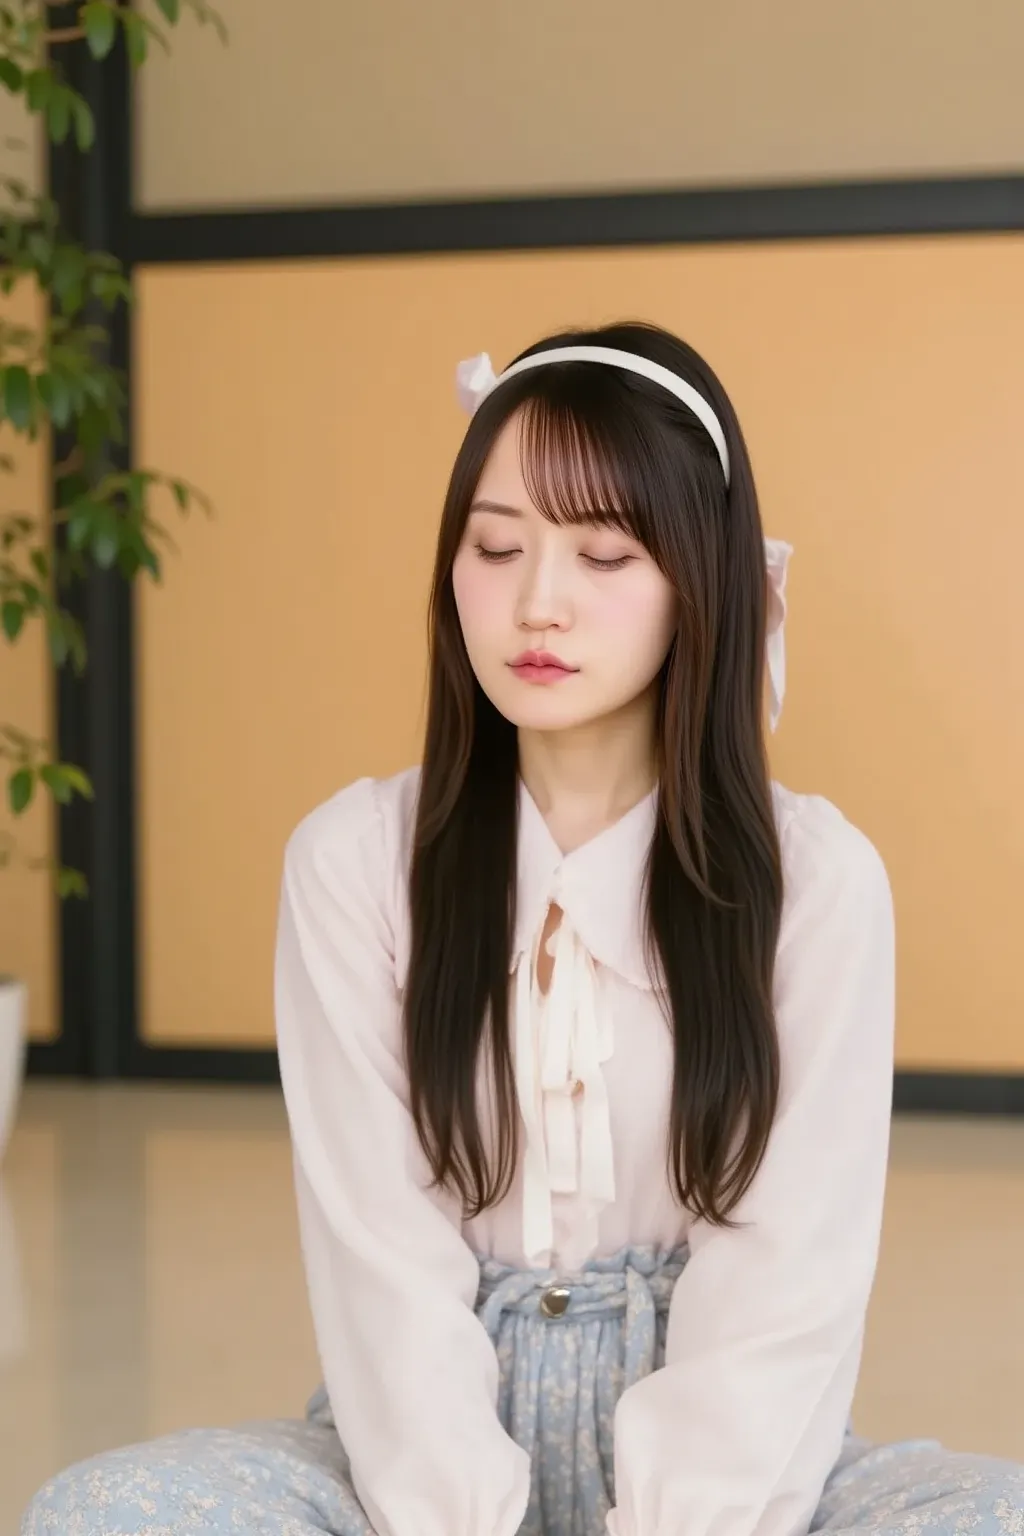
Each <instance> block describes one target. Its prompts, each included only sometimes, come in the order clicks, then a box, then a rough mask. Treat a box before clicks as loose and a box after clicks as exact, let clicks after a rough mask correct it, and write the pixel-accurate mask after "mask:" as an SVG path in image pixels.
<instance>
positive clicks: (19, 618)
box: [2, 598, 25, 641]
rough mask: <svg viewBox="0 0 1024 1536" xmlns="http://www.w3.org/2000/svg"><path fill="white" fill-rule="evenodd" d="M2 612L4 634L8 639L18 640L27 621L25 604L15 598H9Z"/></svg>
mask: <svg viewBox="0 0 1024 1536" xmlns="http://www.w3.org/2000/svg"><path fill="white" fill-rule="evenodd" d="M2 614H3V626H4V634H5V635H6V636H7V638H8V640H11V641H14V640H17V638H18V636H19V635H20V634H21V626H22V625H23V624H24V622H25V605H24V604H23V603H18V602H15V600H14V599H13V598H8V600H7V602H6V603H4V605H3V609H2Z"/></svg>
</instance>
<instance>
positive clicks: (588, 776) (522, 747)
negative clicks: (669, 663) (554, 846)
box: [519, 688, 658, 853]
mask: <svg viewBox="0 0 1024 1536" xmlns="http://www.w3.org/2000/svg"><path fill="white" fill-rule="evenodd" d="M656 705H657V695H656V691H655V689H654V688H651V689H650V690H648V692H647V693H645V694H642V695H641V696H640V697H639V698H637V699H634V700H633V701H632V702H631V703H630V704H627V705H626V706H625V708H623V709H620V710H617V711H616V712H615V714H613V715H606V716H604V717H603V718H602V719H600V720H592V721H588V722H587V724H586V725H581V726H576V727H573V728H572V729H570V730H565V731H528V730H520V732H519V772H520V775H521V777H522V780H523V783H524V784H525V785H526V788H527V789H528V790H529V792H530V794H531V796H532V798H533V800H534V803H535V804H536V806H537V809H538V810H539V811H540V813H541V815H542V816H543V817H544V820H545V821H546V822H547V824H548V827H549V828H550V830H551V833H552V836H553V837H554V839H555V841H556V842H557V843H558V845H559V847H560V848H561V849H562V851H563V853H570V852H571V851H572V849H573V848H578V847H580V846H581V845H582V844H583V843H585V842H589V840H590V839H591V838H593V837H596V836H597V835H598V834H599V833H600V832H603V831H604V830H605V828H606V827H610V826H613V825H614V823H615V822H617V821H619V820H621V818H622V817H623V816H625V815H626V814H627V812H628V811H631V810H632V809H633V807H634V806H635V805H638V804H639V803H640V801H641V800H643V799H644V798H645V797H646V796H647V795H649V794H650V792H651V790H652V789H653V788H654V786H655V784H656V783H657V777H658V775H657V767H656V758H655V711H656Z"/></svg>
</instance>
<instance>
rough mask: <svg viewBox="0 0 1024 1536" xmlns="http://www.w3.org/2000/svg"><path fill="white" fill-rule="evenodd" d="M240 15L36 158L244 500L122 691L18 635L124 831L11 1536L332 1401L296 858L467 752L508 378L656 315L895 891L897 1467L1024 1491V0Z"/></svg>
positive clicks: (178, 29)
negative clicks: (479, 457)
mask: <svg viewBox="0 0 1024 1536" xmlns="http://www.w3.org/2000/svg"><path fill="white" fill-rule="evenodd" d="M73 9H74V8H73V7H72V10H73ZM161 9H162V10H164V9H165V8H164V7H161ZM220 9H221V14H222V16H223V19H224V21H225V23H226V26H227V29H228V33H229V38H228V42H227V44H226V45H224V44H222V42H221V41H220V40H219V39H218V37H217V35H216V33H215V31H214V30H213V29H212V28H211V27H209V26H207V27H201V26H199V25H198V24H196V23H195V18H194V17H192V16H191V15H189V14H188V13H187V12H185V13H183V15H182V18H181V21H180V24H179V25H177V26H175V27H174V28H173V35H172V36H171V52H170V54H169V55H168V56H164V54H163V53H162V51H161V50H160V49H159V48H154V49H153V50H152V56H151V57H150V58H149V59H148V61H147V62H146V63H145V65H144V67H143V68H142V69H141V70H140V71H139V73H138V75H137V77H136V80H135V82H134V87H131V86H130V85H129V80H128V69H127V66H126V64H125V61H124V58H123V47H122V46H121V45H120V44H119V45H118V46H117V48H115V50H114V52H113V53H112V54H111V55H110V56H109V57H108V58H107V59H105V60H104V61H103V63H102V64H101V65H96V66H95V67H94V66H92V65H91V64H90V65H87V64H82V66H81V81H80V84H81V89H82V90H83V92H84V94H85V95H86V97H87V98H88V99H89V100H90V101H91V102H92V104H93V107H94V110H95V112H96V116H97V125H98V133H97V142H96V146H95V148H94V150H93V151H92V155H91V157H90V166H89V168H88V169H86V168H85V165H84V157H81V156H78V154H77V151H75V152H71V151H69V150H66V149H64V150H60V149H58V150H55V151H52V152H48V151H47V150H46V147H45V146H44V145H42V144H39V145H38V146H37V152H35V153H34V154H33V152H32V151H31V149H30V150H29V159H30V160H32V162H33V163H34V164H35V166H36V167H37V177H38V183H39V185H40V186H41V187H45V186H46V185H47V184H49V185H50V186H51V188H52V190H53V192H54V195H55V196H57V198H58V201H59V203H60V206H61V210H62V214H63V216H64V217H65V218H66V219H67V220H68V221H69V223H70V224H72V225H73V226H74V227H75V229H76V231H77V232H78V233H79V234H80V235H81V237H82V238H86V237H88V238H89V239H90V240H92V242H93V243H94V244H98V245H99V246H100V247H102V248H104V249H107V250H111V251H113V252H114V254H116V255H117V256H119V257H120V258H121V259H122V261H124V262H125V263H126V265H127V267H128V269H129V272H130V277H131V283H132V288H133V291H134V303H133V308H132V313H131V317H130V321H129V322H127V323H119V325H118V328H117V329H116V331H115V336H114V351H115V356H116V359H117V360H118V361H119V362H120V363H121V364H122V365H123V367H124V368H125V370H126V372H127V377H128V381H129V399H130V416H131V453H132V456H133V457H132V462H134V463H136V464H139V465H150V464H152V465H156V466H159V467H160V468H164V469H167V470H171V471H173V472H174V474H175V475H180V476H181V477H183V478H184V479H186V480H187V481H189V482H192V483H194V484H195V485H197V486H199V487H201V488H202V490H203V491H204V492H205V493H206V494H207V495H208V496H209V497H210V500H211V502H212V505H213V509H214V512H213V516H212V517H211V518H208V519H207V518H203V517H202V516H199V517H195V516H193V517H192V518H190V519H189V520H188V521H186V522H182V523H180V524H179V523H178V521H177V519H176V517H175V514H174V512H173V510H172V511H171V512H169V513H168V516H167V518H166V522H167V525H168V526H169V527H172V524H173V527H172V531H173V534H174V538H175V542H176V545H177V553H175V554H173V555H171V556H170V557H169V558H168V559H167V561H166V565H165V576H164V580H163V582H162V583H161V584H159V585H155V584H153V583H151V582H146V581H143V582H139V583H136V584H135V586H134V589H133V588H130V587H129V585H128V584H127V583H126V582H124V581H122V580H121V579H120V578H118V577H116V576H112V575H110V574H109V573H99V572H97V573H96V574H95V576H94V577H92V578H90V581H89V582H88V583H87V584H86V585H85V586H83V588H82V590H81V592H80V593H79V596H78V598H77V599H76V601H77V602H78V603H79V607H80V612H81V617H82V622H83V625H84V628H85V631H86V634H87V636H88V639H89V642H90V650H91V661H90V666H89V669H88V672H87V673H86V674H85V676H84V677H83V678H81V679H74V678H73V677H68V676H65V675H61V676H60V677H59V678H56V679H55V677H54V676H53V675H52V672H51V666H50V661H49V658H48V654H47V650H46V644H45V635H44V634H43V633H42V630H40V632H39V634H35V633H32V634H29V633H28V632H26V635H25V637H24V639H23V640H22V641H20V642H19V644H18V646H17V647H16V648H13V647H7V646H5V645H4V644H3V641H2V640H0V715H2V716H3V718H4V719H6V718H8V717H10V718H17V719H18V720H19V721H20V722H21V724H22V725H23V726H25V728H26V729H33V730H37V731H38V732H39V733H45V732H47V731H48V730H52V731H54V732H55V733H56V735H57V737H58V739H59V741H60V743H61V748H62V752H63V753H64V754H65V755H70V756H71V758H72V759H73V761H75V762H78V763H81V764H82V765H83V766H84V767H86V768H87V769H88V771H89V772H90V773H91V775H92V777H93V781H94V784H95V787H96V795H97V798H96V803H95V805H94V806H89V805H88V804H86V803H85V802H84V801H82V802H79V801H76V802H75V803H73V804H72V805H70V806H68V807H65V808H64V809H62V810H61V811H60V813H59V815H57V814H54V812H53V809H52V807H51V806H49V805H48V804H47V803H46V802H45V801H43V800H39V801H38V803H37V804H35V805H33V807H32V809H31V810H30V811H29V812H28V814H27V815H26V816H25V817H22V818H20V830H19V836H23V837H24V838H26V839H28V841H29V842H31V844H32V846H33V848H34V849H36V850H38V851H39V852H40V853H43V854H46V855H48V856H53V857H54V858H57V859H60V860H63V861H64V862H65V863H72V864H75V865H76V866H77V867H79V868H81V869H82V870H83V871H84V873H85V875H86V876H87V878H88V880H89V887H90V894H89V897H88V899H87V900H85V901H72V902H69V903H64V904H59V903H58V902H57V901H56V900H55V897H54V893H53V885H52V881H50V880H49V879H48V878H47V876H46V875H45V874H40V873H39V872H35V871H32V870H31V869H28V868H23V867H21V866H20V865H18V866H15V865H12V866H11V867H10V868H8V869H5V870H0V973H9V974H10V975H11V976H13V977H15V978H18V979H19V980H20V981H22V982H23V983H25V986H26V995H27V1000H28V1002H27V1015H26V1017H25V1024H24V1027H25V1030H26V1031H27V1036H28V1039H29V1041H30V1042H31V1044H30V1048H29V1051H28V1076H27V1082H26V1084H25V1086H24V1087H23V1089H22V1090H21V1092H20V1096H19V1098H18V1102H17V1107H16V1119H15V1123H14V1129H13V1135H12V1136H11V1139H10V1143H9V1146H8V1148H7V1151H6V1155H5V1156H4V1160H3V1162H2V1164H0V1531H2V1532H4V1533H6V1532H7V1531H8V1530H10V1531H13V1530H14V1529H15V1528H16V1514H17V1511H18V1510H19V1509H20V1508H21V1506H22V1505H23V1503H24V1502H25V1500H26V1499H27V1498H28V1496H29V1494H30V1493H31V1492H32V1490H33V1488H34V1487H35V1486H36V1485H37V1484H38V1483H39V1482H40V1481H41V1480H42V1479H43V1478H44V1477H46V1476H47V1475H49V1474H50V1473H52V1472H53V1471H55V1470H56V1469H57V1468H58V1467H59V1466H61V1465H62V1464H64V1463H66V1462H68V1461H70V1460H72V1459H76V1458H78V1457H81V1456H84V1455H87V1454H90V1453H91V1452H93V1451H95V1450H98V1449H103V1448H106V1447H108V1446H110V1445H113V1444H114V1443H117V1442H123V1441H129V1440H134V1439H138V1438H142V1437H145V1436H149V1435H153V1434H157V1433H160V1432H163V1431H164V1430H167V1429H171V1428H174V1427H179V1426H182V1425H185V1424H191V1423H196V1424H199V1423H215V1422H223V1421H230V1420H231V1419H236V1418H244V1417H258V1416H262V1415H268V1416H273V1415H283V1414H290V1413H297V1412H300V1411H301V1409H302V1405H303V1401H304V1397H305V1395H306V1394H307V1392H308V1391H311V1390H312V1387H313V1386H314V1385H315V1382H316V1379H317V1366H316V1359H315V1352H314V1349H313V1344H312V1338H311V1333H310V1328H309V1323H308V1319H307V1314H306V1303H305V1296H304V1290H303V1283H302V1277H301V1271H300V1263H299V1256H298V1251H297V1243H296V1234H295V1226H294V1220H293V1216H292V1208H291V1190H290V1169H289V1160H288V1149H287V1141H286V1134H285V1126H284V1118H283V1112H282V1106H281V1102H280V1096H279V1092H278V1090H277V1087H276V1067H275V1061H274V1055H273V1019H272V1009H271V967H272V952H273V932H274V922H275V915H276V901H277V884H278V876H279V869H280V861H281V856H282V851H283V846H284V842H285V839H286V837H287V835H288V833H289V832H290V830H291V829H292V827H293V826H294V825H295V824H296V822H297V821H298V820H299V819H300V818H301V817H302V816H303V815H304V814H305V813H306V812H307V811H308V810H309V809H311V808H312V807H313V806H314V805H315V804H316V803H317V802H319V801H320V800H322V799H324V798H326V797H327V796H329V795H330V794H332V793H333V792H334V791H335V790H336V789H337V788H338V787H340V786H341V785H342V784H344V783H346V782H348V781H350V780H351V779H353V778H355V777H357V776H359V775H361V774H388V773H391V772H394V771H396V770H398V769H400V768H402V767H405V766H407V765H409V764H410V763H413V762H415V761H416V760H417V757H418V751H419V738H420V731H421V726H422V718H423V689H424V677H425V654H424V618H425V600H426V592H427V585H428V581H429V574H430V565H431V558H432V551H433V544H434V538H435V532H436V526H437V520H438V516H439V511H440V505H441V500H442V497H443V493H444V487H445V483H446V477H447V473H448V470H449V468H450V465H451V462H452V459H453V456H454V453H455V451H456V449H457V446H458V443H459V441H460V436H461V433H462V431H463V428H464V422H463V420H462V418H461V416H460V413H459V410H458V407H457V405H456V403H455V399H454V392H453V371H454V367H455V364H456V362H457V361H458V360H459V359H460V358H462V357H465V356H466V355H468V354H471V353H475V352H478V351H481V350H484V349H486V350H488V351H489V352H490V353H491V355H492V357H493V358H494V361H495V364H496V366H498V367H500V366H501V365H502V364H503V363H504V362H505V361H507V360H508V359H509V357H510V356H511V355H512V354H514V353H515V352H517V351H518V350H520V349H521V348H522V347H524V346H526V345H527V344H529V343H530V342H531V341H533V340H535V339H537V338H538V337H539V336H541V335H542V334H544V333H545V332H547V331H549V330H551V329H553V328H556V327H563V326H569V325H592V324H600V323H603V322H606V321H611V320H614V319H623V318H643V319H650V320H654V321H657V322H659V323H660V324H662V325H665V326H668V327H670V328H672V329H674V330H676V331H677V332H678V333H680V334H681V335H682V336H684V337H685V338H686V339H687V340H688V341H690V342H691V343H692V344H693V345H695V346H696V347H697V348H698V349H700V350H701V351H702V352H704V353H705V354H706V355H707V357H708V359H709V361H710V362H711V363H712V365H713V366H714V367H715V369H716V370H717V371H718V373H719V374H720V376H721V378H722V379H723V382H724V383H725V385H726V387H727V389H728V390H729V391H730V393H731V394H732V396H733V398H734V400H735V403H736V406H737V409H738V412H739V415H740V418H741V420H742V422H743V423H744V427H745V431H746V434H747V437H748V441H749V445H750V448H751V453H752V457H753V462H754V468H755V473H756V475H757V479H758V485H759V489H760V494H761V499H762V509H763V514H764V520H765V526H766V530H767V532H768V533H770V534H771V535H773V536H775V537H778V538H785V539H788V540H789V541H790V542H791V543H792V544H793V545H794V546H795V551H796V553H795V556H794V560H793V565H792V574H791V588H790V593H791V605H790V613H791V618H790V621H789V623H788V626H787V636H788V650H789V693H788V698H787V704H786V711H785V713H784V716H783V723H782V727H781V729H780V731H779V734H778V736H777V738H776V739H775V740H774V741H773V744H772V753H773V767H774V769H775V771H776V774H777V776H778V777H779V778H781V779H782V780H783V781H784V782H786V783H788V784H789V785H790V786H791V787H793V788H795V789H798V790H803V791H814V792H817V793H821V794H824V795H827V796H828V797H829V798H831V799H833V800H835V801H836V802H838V804H839V805H840V806H841V807H842V809H843V810H844V811H845V812H846V814H847V815H848V816H849V817H850V818H851V819H852V820H853V821H855V822H856V823H857V824H858V825H860V826H861V827H862V828H863V829H864V830H865V831H866V832H867V833H868V835H869V836H870V837H871V838H872V839H873V840H874V842H875V843H876V844H877V845H878V847H879V848H880V850H881V852H882V854H883V856H884V858H885V860H886V863H887V865H888V867H889V871H890V875H891V878H892V882H893V886H894V891H895V896H896V904H897V916H898V923H899V961H900V963H899V1036H898V1063H897V1065H898V1072H897V1079H896V1084H895V1103H896V1110H897V1118H896V1125H895V1127H894V1143H893V1164H892V1171H891V1178H890V1194H889V1205H888V1215H887V1222H886V1232H885V1239H884V1245H883V1257H882V1265H881V1270H880V1278H879V1284H878V1287H877V1291H876V1296H875V1300H874V1303H873V1308H872V1315H871V1329H870V1335H869V1342H868V1349H867V1354H866V1359H865V1366H864V1372H863V1376H862V1382H861V1389H860V1394H859V1399H858V1405H857V1406H858V1414H857V1418H858V1428H859V1429H860V1430H861V1431H862V1432H863V1433H866V1434H869V1435H872V1436H876V1437H879V1438H897V1437H903V1436H911V1435H935V1436H938V1437H940V1438H943V1439H945V1440H946V1441H947V1442H948V1443H950V1444H953V1445H956V1446H958V1447H963V1448H965V1449H971V1450H982V1451H991V1452H994V1453H997V1454H1002V1455H1009V1456H1016V1457H1018V1458H1021V1459H1024V1284H1022V1281H1021V1276H1022V1275H1024V1027H1022V1026H1024V973H1022V968H1021V959H1020V956H1021V931H1022V919H1024V901H1022V897H1021V888H1022V877H1024V808H1022V799H1021V785H1022V784H1024V605H1022V604H1021V602H1020V588H1021V573H1022V571H1024V516H1022V509H1024V454H1022V452H1021V444H1022V428H1021V421H1022V414H1024V301H1022V294H1024V105H1022V97H1021V90H1020V81H1021V79H1022V78H1024V7H1022V6H1021V4H1020V0H973V3H972V4H971V5H970V6H969V7H968V6H965V5H962V4H958V3H955V0H862V3H860V4H859V5H857V6H838V5H822V4H821V3H820V0H813V3H812V0H777V3H776V4H774V5H771V6H766V5H764V4H760V3H758V0H724V3H720V4H718V5H715V6H705V7H701V8H698V7H696V6H692V5H689V4H678V3H676V4H669V3H668V0H634V3H633V5H632V6H630V7H624V6H622V5H619V4H612V3H611V0H590V3H589V4H587V5H583V4H580V3H567V0H565V3H563V0H521V3H520V4H518V5H516V6H514V7H508V6H500V7H499V6H488V5H483V6H481V5H476V6H471V5H469V4H467V3H465V0H434V3H433V4H432V5H430V6H422V5H416V4H413V3H412V0H383V3H379V4H376V5H374V6H369V7H367V6H358V7H357V6H355V5H354V4H351V3H349V0H289V3H288V5H287V7H285V6H283V5H280V4H275V3H273V0H245V3H244V4H243V3H241V0H224V3H223V4H222V6H221V8H220ZM165 14H166V11H165ZM154 15H155V16H156V17H157V20H159V19H160V18H159V16H158V15H157V13H156V12H155V11H154ZM11 112H12V113H13V114H14V116H13V117H12V121H11V132H14V131H16V129H17V128H18V122H16V121H15V119H16V118H17V117H18V112H17V102H15V103H14V104H13V106H12V107H11ZM19 121H20V119H19ZM2 126H4V125H3V124H0V127H2ZM76 156H77V158H76ZM50 464H51V453H50V447H49V443H48V441H47V440H46V439H45V438H41V439H40V441H39V443H38V444H36V445H35V446H34V447H31V448H29V449H27V450H25V451H23V452H22V453H21V454H20V457H19V462H18V467H17V473H16V475H15V476H13V477H11V478H9V480H8V483H7V486H6V487H5V496H9V495H10V494H13V495H14V497H15V501H17V499H18V498H19V497H20V499H21V501H22V502H24V503H26V504H33V505H34V504H39V505H44V504H45V503H46V498H47V496H48V487H49V483H50ZM12 486H13V490H12ZM0 814H3V813H0ZM20 1027H21V1026H20V1025H19V1028H20ZM0 1043H2V1042H0ZM11 1060H12V1061H13V1060H14V1055H13V1054H11ZM12 1070H13V1069H12Z"/></svg>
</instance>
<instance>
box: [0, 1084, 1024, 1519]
mask: <svg viewBox="0 0 1024 1536" xmlns="http://www.w3.org/2000/svg"><path fill="white" fill-rule="evenodd" d="M1022 1277H1024V1121H1018V1122H998V1121H974V1122H968V1121H963V1122H956V1121H927V1120H921V1121H903V1122H900V1123H898V1124H897V1125H896V1126H895V1128H894V1138H893V1155H892V1164H891V1170H890V1179H889V1195H888V1206H887V1219H886V1228H885V1235H884V1240H883V1249H882V1261H881V1265H880V1269H879V1277H878V1284H877V1286H876V1291H875V1298H874V1302H873V1305H872V1312H871V1319H870V1327H869V1334H868V1342H867V1348H866V1352H865V1360H864V1367H863V1371H862V1375H861V1383H860V1390H859V1392H858V1399H857V1403H856V1409H855V1419H856V1423H857V1427H858V1429H859V1430H861V1432H862V1433H865V1434H868V1435H871V1436H872V1437H875V1438H878V1439H897V1438H901V1437H903V1436H908V1435H926V1436H936V1437H937V1438H939V1439H941V1440H944V1441H945V1442H946V1443H947V1444H949V1445H952V1446H956V1447H958V1448H963V1449H966V1450H981V1451H990V1452H993V1453H995V1454H999V1455H1006V1456H1013V1457H1016V1458H1018V1459H1021V1460H1024V1408H1022V1406H1021V1405H1022V1403H1024V1280H1022ZM317 1374H318V1373H317V1365H316V1357H315V1350H314V1346H313V1339H312V1330H311V1327H310V1323H309V1318H308V1312H307V1308H306V1299H305V1291H304V1286H303V1279H302V1272H301V1263H300V1258H299V1250H298V1238H297V1232H296V1227H295V1219H294V1213H293V1207H292V1193H291V1169H290V1159H289V1153H288V1142H287V1133H286V1126H285V1119H284V1113H283V1107H282V1104H281V1100H280V1096H279V1094H277V1093H276V1092H275V1091H273V1090H270V1089H244V1090H243V1089H212V1088H210V1089H194V1088H184V1087H178V1088H164V1087H160V1088H156V1087H143V1086H130V1087H128V1086H115V1087H107V1086H104V1087H92V1086H88V1085H77V1084H75V1085H72V1084H67V1085H52V1084H35V1083H34V1084H32V1085H30V1087H29V1089H28V1091H27V1092H26V1095H25V1098H24V1101H23V1105H22V1111H21V1115H20V1118H19V1122H18V1127H17V1130H16V1132H15V1135H14V1138H13V1141H12V1143H11V1146H10V1149H9V1151H8V1154H7V1157H6V1159H5V1162H4V1165H3V1178H2V1182H0V1532H3V1533H4V1536H6V1533H8V1532H12V1533H13V1531H15V1530H16V1529H17V1521H16V1516H17V1514H18V1512H19V1511H20V1510H21V1508H22V1507H23V1505H24V1503H25V1501H26V1499H27V1498H28V1497H29V1495H30V1494H31V1492H32V1491H33V1490H34V1488H35V1487H37V1486H38V1485H39V1484H40V1483H41V1482H42V1481H44V1479H45V1478H46V1477H48V1476H49V1475H50V1474H51V1473H52V1472H54V1471H55V1470H56V1469H58V1468H59V1467H61V1466H63V1465H65V1464H67V1463H69V1462H71V1461H74V1460H77V1459H79V1458H81V1457H83V1456H88V1455H90V1454H92V1453H93V1452H95V1451H98V1450H101V1449H105V1448H106V1447H108V1446H112V1445H115V1444H119V1443H126V1442H129V1441H132V1440H137V1439H140V1438H145V1437H149V1436H153V1435H157V1434H161V1433H163V1432H165V1431H167V1430H170V1429H175V1428H179V1427H182V1426H185V1425H188V1424H217V1423H231V1422H233V1421H235V1420H238V1419H245V1418H260V1417H264V1416H266V1417H273V1416H276V1415H287V1414H294V1413H300V1412H301V1411H302V1406H303V1403H304V1401H305V1399H306V1396H307V1395H308V1393H309V1391H310V1390H311V1388H312V1386H313V1385H314V1384H315V1382H316V1379H317Z"/></svg>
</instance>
